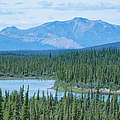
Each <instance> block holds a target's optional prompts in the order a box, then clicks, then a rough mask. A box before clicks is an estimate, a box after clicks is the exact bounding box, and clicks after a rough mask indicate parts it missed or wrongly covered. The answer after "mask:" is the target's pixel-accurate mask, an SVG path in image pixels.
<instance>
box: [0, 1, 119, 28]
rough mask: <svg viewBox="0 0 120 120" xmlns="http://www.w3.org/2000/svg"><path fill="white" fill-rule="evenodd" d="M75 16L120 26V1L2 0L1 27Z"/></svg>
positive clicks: (26, 25) (38, 23)
mask: <svg viewBox="0 0 120 120" xmlns="http://www.w3.org/2000/svg"><path fill="white" fill-rule="evenodd" d="M74 17H84V18H88V19H90V20H103V21H106V22H109V23H111V24H116V25H120V0H0V30H1V29H3V28H5V27H8V26H16V27H18V28H21V29H28V28H31V27H35V26H38V25H41V24H43V23H46V22H51V21H56V20H59V21H64V20H69V19H72V18H74Z"/></svg>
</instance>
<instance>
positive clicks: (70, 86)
mask: <svg viewBox="0 0 120 120" xmlns="http://www.w3.org/2000/svg"><path fill="white" fill-rule="evenodd" d="M82 85H83V86H82ZM97 88H98V87H97V86H95V87H93V88H91V87H90V86H88V84H83V83H81V87H77V84H76V83H66V82H60V81H56V82H55V84H54V88H53V89H58V90H59V91H65V90H67V91H71V90H72V91H73V92H76V93H88V92H90V93H91V92H92V93H96V92H98V91H97ZM99 93H100V94H118V95H120V86H119V85H118V86H115V85H112V87H111V85H110V86H109V87H108V85H107V87H106V85H103V86H100V87H99Z"/></svg>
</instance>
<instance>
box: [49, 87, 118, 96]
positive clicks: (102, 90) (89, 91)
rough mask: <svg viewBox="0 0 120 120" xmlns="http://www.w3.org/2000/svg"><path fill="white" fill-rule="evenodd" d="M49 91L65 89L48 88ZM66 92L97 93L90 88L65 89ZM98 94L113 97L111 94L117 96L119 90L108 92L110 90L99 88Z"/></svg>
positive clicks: (62, 89)
mask: <svg viewBox="0 0 120 120" xmlns="http://www.w3.org/2000/svg"><path fill="white" fill-rule="evenodd" d="M50 89H54V90H56V89H57V90H58V91H65V89H64V88H62V87H61V88H59V87H52V88H50ZM66 90H67V91H71V90H72V92H75V93H91V92H92V93H97V92H98V91H97V89H95V88H92V89H83V88H71V87H70V88H66ZM99 93H100V94H103V95H108V94H111V95H113V94H117V95H120V90H116V91H115V90H110V89H107V88H101V89H99Z"/></svg>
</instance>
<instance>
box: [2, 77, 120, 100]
mask: <svg viewBox="0 0 120 120" xmlns="http://www.w3.org/2000/svg"><path fill="white" fill-rule="evenodd" d="M54 83H55V80H39V79H28V80H21V79H20V80H0V88H1V89H2V95H3V96H4V95H5V90H7V91H9V92H10V93H11V92H13V91H15V90H17V91H19V90H20V87H22V86H23V85H24V90H25V91H26V90H27V88H28V86H29V97H32V96H33V95H34V94H37V91H38V90H39V92H40V97H41V96H42V92H43V91H44V93H45V96H46V95H47V93H48V94H50V93H51V94H52V95H53V96H55V93H56V91H55V90H54V89H51V88H52V87H53V86H54ZM73 94H75V93H73ZM63 95H64V92H60V91H58V97H59V98H61V97H62V96H63ZM77 97H81V94H80V93H77ZM107 97H108V95H104V98H105V101H106V100H107ZM118 99H119V100H120V96H119V97H118Z"/></svg>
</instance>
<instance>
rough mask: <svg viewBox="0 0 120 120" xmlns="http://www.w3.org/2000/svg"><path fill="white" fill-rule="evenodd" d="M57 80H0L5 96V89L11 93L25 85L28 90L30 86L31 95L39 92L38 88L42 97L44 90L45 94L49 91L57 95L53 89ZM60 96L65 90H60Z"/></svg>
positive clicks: (0, 86)
mask: <svg viewBox="0 0 120 120" xmlns="http://www.w3.org/2000/svg"><path fill="white" fill-rule="evenodd" d="M54 83H55V80H38V79H33V80H32V79H30V80H0V88H1V89H2V94H3V96H4V95H5V90H7V91H9V92H10V93H11V92H13V91H15V90H17V91H19V90H20V87H22V86H23V85H24V90H25V91H27V88H28V86H29V97H32V96H33V95H34V94H37V92H38V90H39V92H40V97H41V96H42V92H43V91H44V93H45V95H47V92H48V93H49V94H50V93H51V94H52V95H53V96H55V92H56V91H55V90H54V89H51V88H52V87H53V86H54ZM58 94H59V97H62V96H63V94H64V93H63V92H59V93H58Z"/></svg>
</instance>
